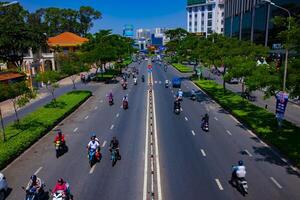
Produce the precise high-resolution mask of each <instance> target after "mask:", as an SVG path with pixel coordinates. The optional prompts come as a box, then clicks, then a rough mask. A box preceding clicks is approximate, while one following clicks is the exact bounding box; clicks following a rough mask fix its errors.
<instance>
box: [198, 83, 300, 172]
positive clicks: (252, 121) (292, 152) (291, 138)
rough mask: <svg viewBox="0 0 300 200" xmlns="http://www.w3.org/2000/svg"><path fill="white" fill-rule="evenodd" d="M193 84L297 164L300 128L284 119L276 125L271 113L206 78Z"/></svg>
mask: <svg viewBox="0 0 300 200" xmlns="http://www.w3.org/2000/svg"><path fill="white" fill-rule="evenodd" d="M195 83H196V84H197V85H198V86H199V87H201V88H202V89H203V90H204V91H206V92H207V93H208V94H209V95H210V96H211V97H212V98H213V99H215V100H216V101H217V102H218V103H219V104H220V105H221V106H222V107H223V108H224V109H226V110H228V111H230V112H231V113H232V114H233V115H234V116H235V117H236V118H238V119H239V120H240V121H241V122H242V123H243V124H245V125H246V126H247V127H248V128H249V129H251V130H252V131H253V132H255V133H256V134H257V135H258V136H259V137H260V138H262V139H263V140H264V141H266V142H267V143H269V144H270V145H271V146H273V147H275V148H276V149H278V150H279V151H280V152H281V153H282V154H284V155H286V156H287V157H288V158H289V159H290V160H291V161H293V162H294V163H295V165H296V166H298V167H299V166H300V142H299V141H300V128H299V127H297V126H295V125H294V124H292V123H290V122H288V121H286V120H284V121H283V125H282V127H281V128H278V125H277V120H276V118H275V115H274V114H273V113H270V112H268V111H266V110H265V109H263V108H261V107H258V106H256V105H254V104H252V103H250V102H249V101H248V100H245V99H244V98H242V97H241V96H239V95H237V94H235V93H233V92H231V91H229V90H226V92H225V93H224V90H223V87H222V86H221V85H218V84H216V83H215V82H213V81H209V80H200V81H195Z"/></svg>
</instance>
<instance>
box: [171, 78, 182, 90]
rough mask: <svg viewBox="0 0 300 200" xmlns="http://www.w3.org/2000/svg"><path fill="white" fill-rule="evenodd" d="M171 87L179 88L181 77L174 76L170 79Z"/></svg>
mask: <svg viewBox="0 0 300 200" xmlns="http://www.w3.org/2000/svg"><path fill="white" fill-rule="evenodd" d="M172 87H173V88H180V87H181V79H180V78H178V77H175V78H173V79H172Z"/></svg>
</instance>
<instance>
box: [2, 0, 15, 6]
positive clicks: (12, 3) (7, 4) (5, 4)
mask: <svg viewBox="0 0 300 200" xmlns="http://www.w3.org/2000/svg"><path fill="white" fill-rule="evenodd" d="M17 3H19V2H18V1H12V2H9V3H4V4H2V5H0V7H7V6H10V5H14V4H17Z"/></svg>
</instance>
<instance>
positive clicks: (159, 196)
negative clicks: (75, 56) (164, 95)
mask: <svg viewBox="0 0 300 200" xmlns="http://www.w3.org/2000/svg"><path fill="white" fill-rule="evenodd" d="M152 78H153V77H152ZM152 93H153V119H154V136H155V139H156V140H154V143H155V159H156V163H155V164H156V172H157V183H156V184H157V197H158V198H157V199H158V200H162V193H161V180H160V165H159V148H158V143H159V142H158V136H157V126H156V124H157V123H156V107H155V92H154V91H152Z"/></svg>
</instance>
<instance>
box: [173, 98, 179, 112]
mask: <svg viewBox="0 0 300 200" xmlns="http://www.w3.org/2000/svg"><path fill="white" fill-rule="evenodd" d="M176 109H180V101H179V99H178V98H176V99H175V101H174V111H175V110H176Z"/></svg>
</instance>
